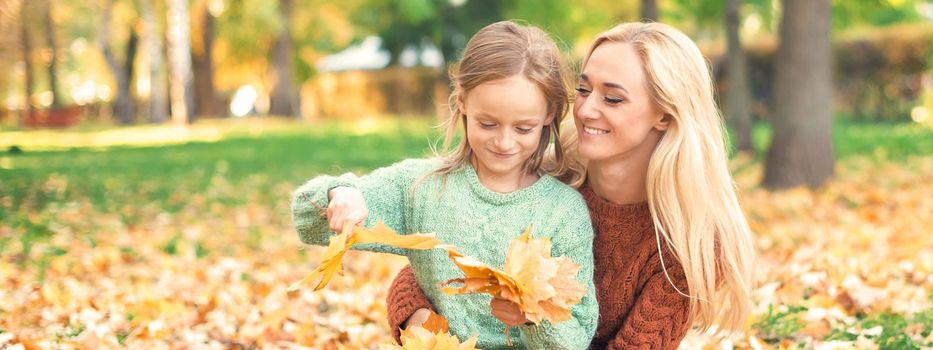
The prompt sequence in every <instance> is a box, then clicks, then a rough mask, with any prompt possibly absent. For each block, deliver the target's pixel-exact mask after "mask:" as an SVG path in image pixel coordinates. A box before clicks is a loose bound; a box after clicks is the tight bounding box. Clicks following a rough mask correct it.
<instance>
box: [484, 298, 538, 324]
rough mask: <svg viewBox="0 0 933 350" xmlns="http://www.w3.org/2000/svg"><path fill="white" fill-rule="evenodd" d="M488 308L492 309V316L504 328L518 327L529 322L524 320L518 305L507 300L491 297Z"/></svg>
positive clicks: (523, 314)
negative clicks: (503, 325)
mask: <svg viewBox="0 0 933 350" xmlns="http://www.w3.org/2000/svg"><path fill="white" fill-rule="evenodd" d="M489 307H490V308H492V315H493V316H495V317H496V318H498V319H499V321H501V322H502V323H504V324H505V325H506V326H514V327H518V326H521V325H524V324H526V323H529V322H531V321H528V319H527V318H525V313H524V312H522V309H521V308H519V307H518V304H516V303H513V302H512V301H510V300H508V299H503V298H500V297H493V298H492V301H491V302H490V303H489Z"/></svg>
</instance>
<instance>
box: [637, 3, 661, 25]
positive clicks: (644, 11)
mask: <svg viewBox="0 0 933 350" xmlns="http://www.w3.org/2000/svg"><path fill="white" fill-rule="evenodd" d="M641 18H642V20H645V19H649V20H652V21H657V20H658V3H657V1H655V0H641Z"/></svg>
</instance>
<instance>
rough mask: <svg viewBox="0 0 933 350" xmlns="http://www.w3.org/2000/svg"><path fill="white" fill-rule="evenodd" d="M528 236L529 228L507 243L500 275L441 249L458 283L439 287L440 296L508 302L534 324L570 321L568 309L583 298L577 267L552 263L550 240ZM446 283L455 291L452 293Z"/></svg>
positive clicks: (564, 259)
mask: <svg viewBox="0 0 933 350" xmlns="http://www.w3.org/2000/svg"><path fill="white" fill-rule="evenodd" d="M531 231H532V227H531V226H529V227H528V228H527V229H525V231H524V232H523V233H522V235H521V236H519V237H518V238H516V239H513V240H512V242H510V243H509V247H508V249H507V250H506V256H505V263H504V264H503V268H502V269H501V270H500V269H497V268H494V267H490V266H488V265H486V264H483V263H482V262H479V261H477V260H476V259H473V258H470V257H468V256H464V255H463V254H461V253H460V252H458V251H456V250H455V249H454V248H452V247H445V248H444V249H446V250H447V255H448V257H450V259H451V260H453V262H454V264H455V265H457V267H459V268H460V270H461V271H463V274H464V277H463V278H456V279H452V280H449V281H446V282H442V283H441V285H442V288H441V290H443V291H444V292H446V293H448V294H467V293H487V294H490V295H492V296H496V297H501V298H504V299H507V300H510V301H512V302H514V303H516V304H518V306H519V307H520V308H521V310H522V311H523V312H524V313H525V317H526V318H528V320H529V321H531V322H533V323H535V324H537V323H540V322H541V321H542V320H548V321H550V322H552V323H556V322H560V321H566V320H568V319H570V308H571V307H572V306H573V305H576V304H577V303H579V302H580V300H581V299H582V298H583V295H584V294H585V293H586V290H585V289H584V287H583V284H581V283H580V282H578V281H577V280H576V279H575V277H576V275H577V272H578V271H579V270H580V266H579V265H577V264H575V263H573V261H571V260H570V259H569V258H567V257H557V258H555V257H552V256H551V240H550V239H549V238H547V237H545V238H541V239H534V238H531ZM452 283H458V284H460V285H461V286H460V287H452V286H450V284H452ZM506 329H508V328H506ZM506 334H508V333H506Z"/></svg>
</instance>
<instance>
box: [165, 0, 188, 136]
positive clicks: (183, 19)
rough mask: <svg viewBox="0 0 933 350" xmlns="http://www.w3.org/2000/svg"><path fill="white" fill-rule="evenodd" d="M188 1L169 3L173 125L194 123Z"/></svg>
mask: <svg viewBox="0 0 933 350" xmlns="http://www.w3.org/2000/svg"><path fill="white" fill-rule="evenodd" d="M189 25H190V21H189V17H188V1H187V0H168V45H169V46H168V56H169V75H170V76H171V79H170V81H171V85H170V94H171V99H172V121H174V122H175V123H176V124H179V125H187V124H189V123H190V122H191V121H192V119H193V118H192V117H193V114H194V113H193V112H194V110H193V108H192V107H193V106H194V94H193V92H194V91H193V90H194V89H193V84H192V76H191V35H190V32H191V30H190V27H189Z"/></svg>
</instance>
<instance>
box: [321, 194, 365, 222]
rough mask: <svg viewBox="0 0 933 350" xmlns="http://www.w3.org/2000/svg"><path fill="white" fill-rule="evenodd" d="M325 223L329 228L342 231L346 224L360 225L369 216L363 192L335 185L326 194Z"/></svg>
mask: <svg viewBox="0 0 933 350" xmlns="http://www.w3.org/2000/svg"><path fill="white" fill-rule="evenodd" d="M327 196H328V198H330V203H329V204H328V205H327V212H326V214H327V224H328V226H329V227H330V229H331V230H334V231H336V232H338V233H343V230H344V228H345V227H347V225H349V226H350V227H353V226H356V225H360V224H362V223H363V221H364V220H366V217H367V216H369V209H367V208H366V200H365V199H363V192H360V190H358V189H355V188H352V187H335V188H333V189H331V190H330V192H328V194H327Z"/></svg>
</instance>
